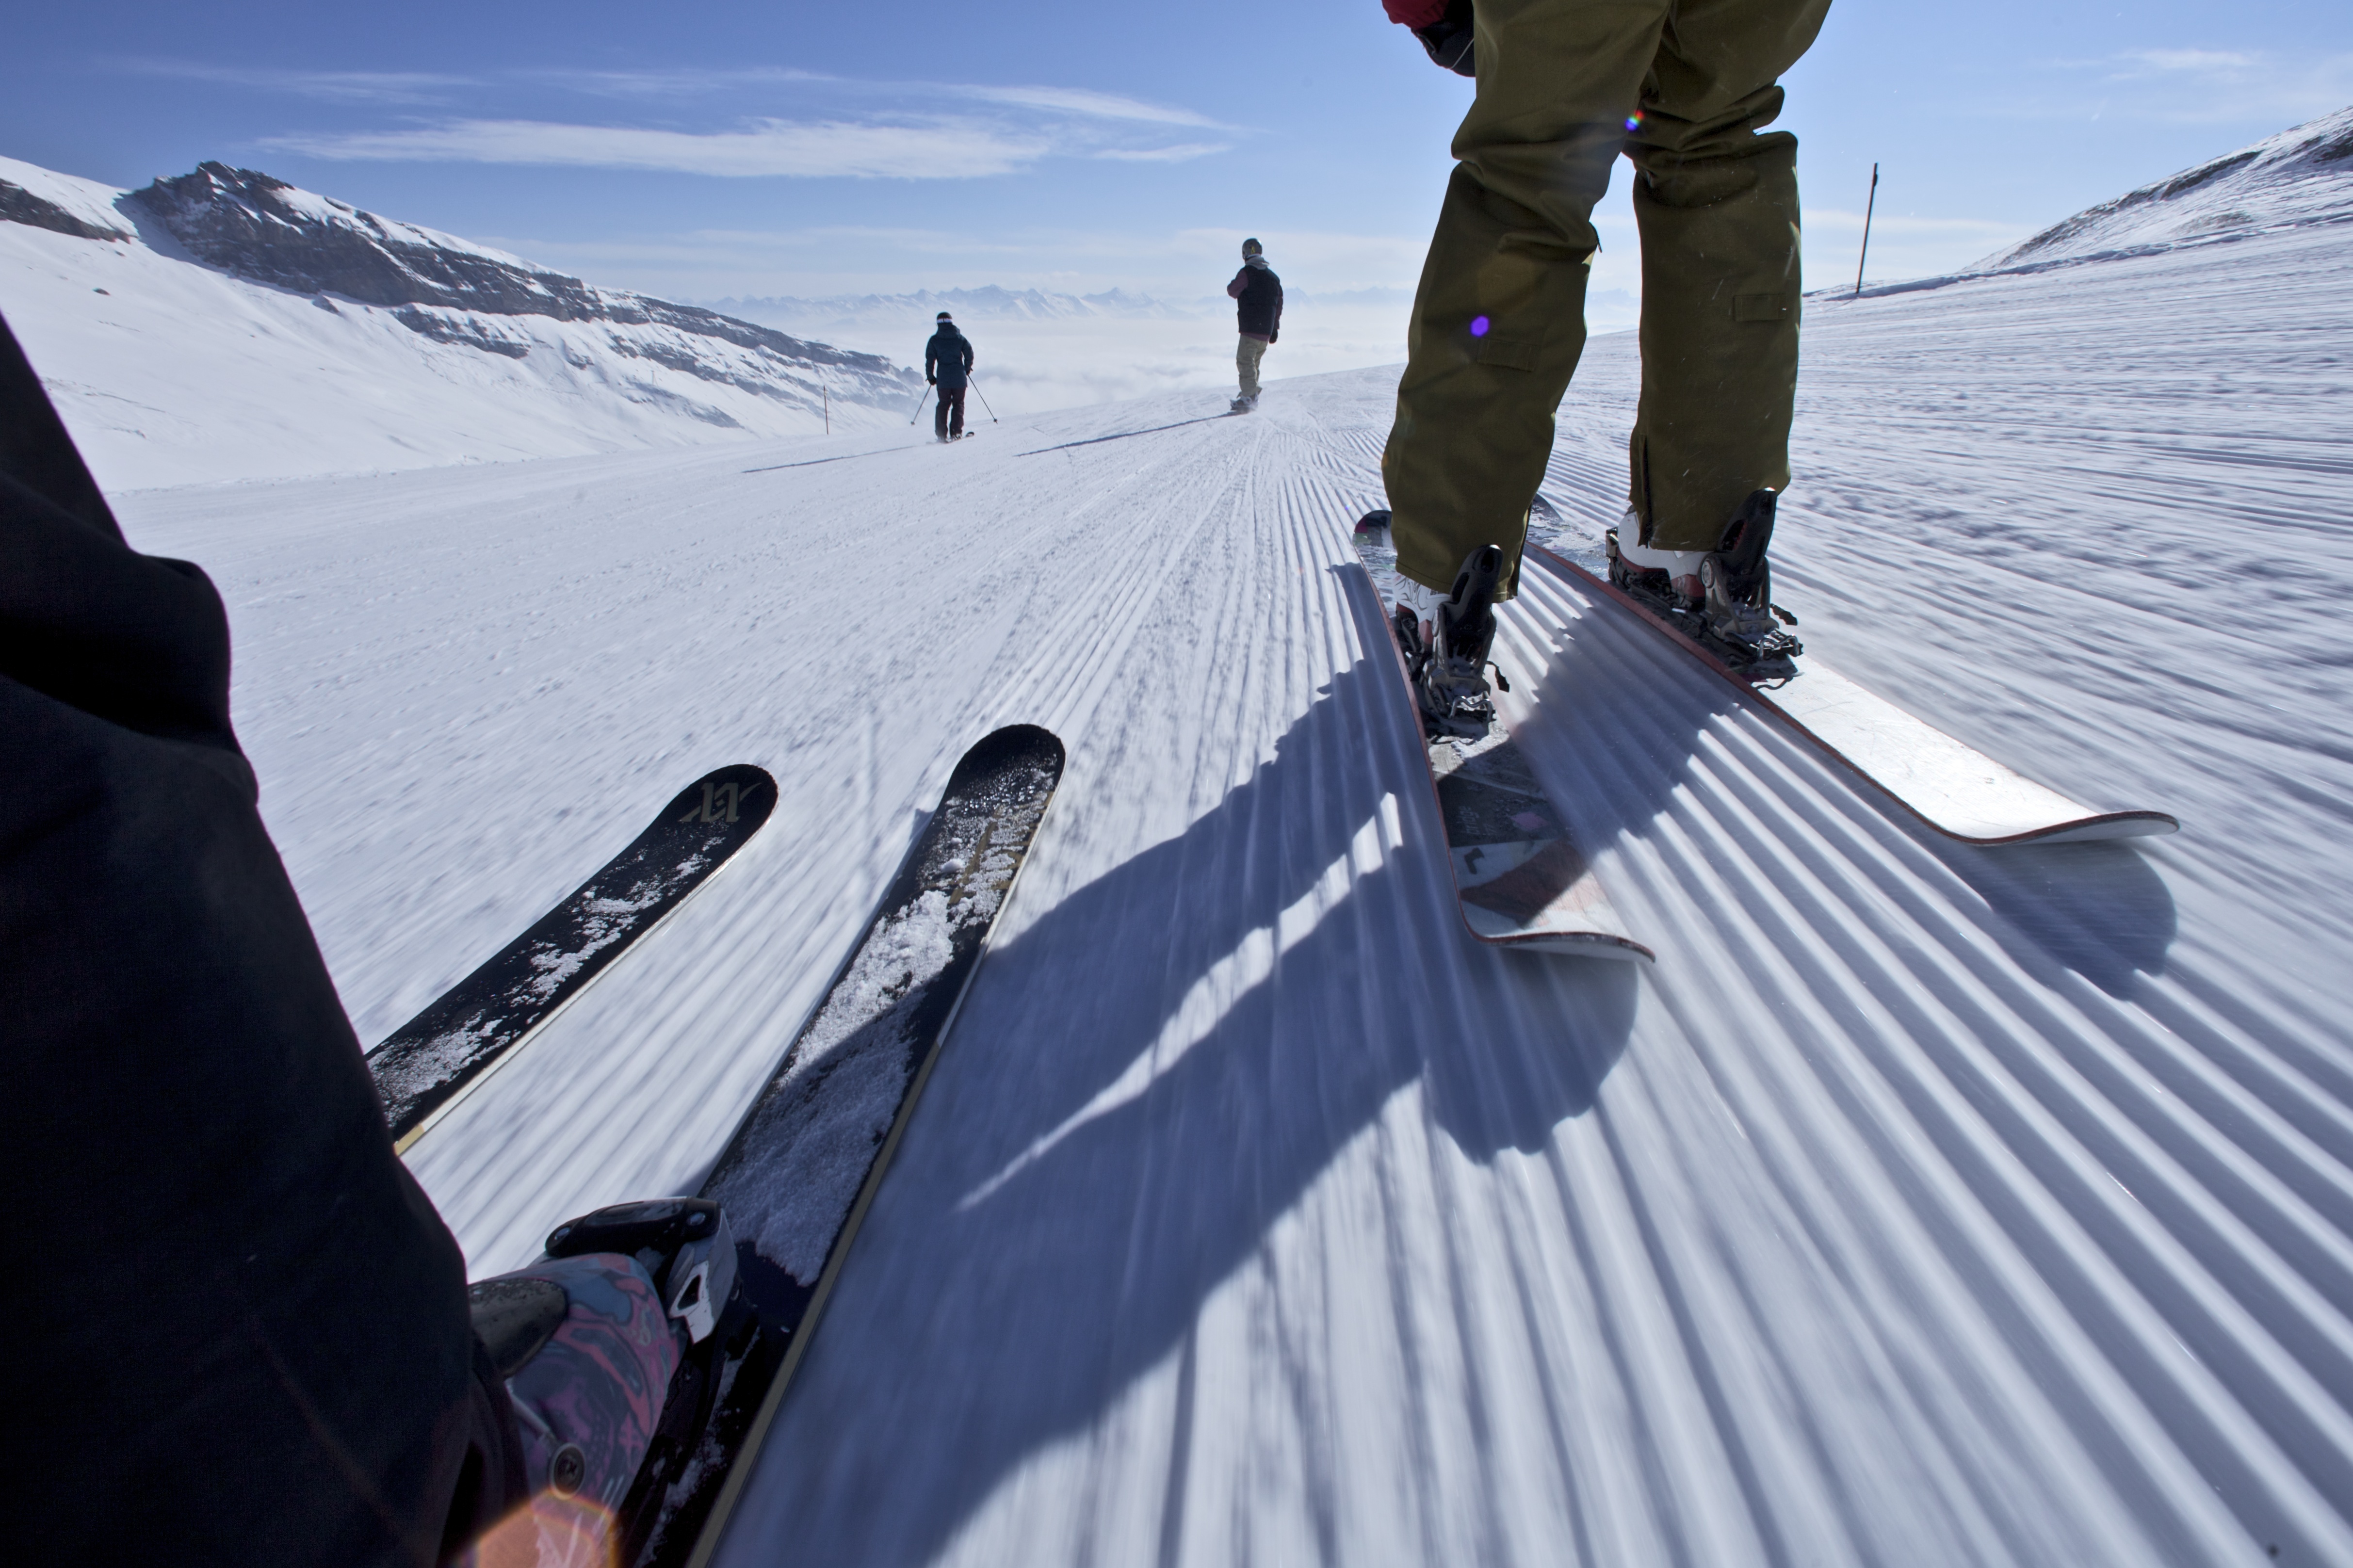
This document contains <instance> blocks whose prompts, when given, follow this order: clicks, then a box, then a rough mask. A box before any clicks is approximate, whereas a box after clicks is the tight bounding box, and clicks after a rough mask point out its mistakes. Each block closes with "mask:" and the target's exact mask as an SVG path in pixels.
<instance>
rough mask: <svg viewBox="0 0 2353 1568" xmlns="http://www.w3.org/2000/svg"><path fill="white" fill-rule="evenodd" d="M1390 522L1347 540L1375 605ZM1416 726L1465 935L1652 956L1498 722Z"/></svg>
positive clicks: (1527, 945)
mask: <svg viewBox="0 0 2353 1568" xmlns="http://www.w3.org/2000/svg"><path fill="white" fill-rule="evenodd" d="M1375 520H1378V521H1375ZM1353 537H1354V540H1355V542H1356V552H1357V555H1358V557H1359V559H1360V561H1361V562H1362V567H1361V569H1362V571H1363V572H1364V574H1365V576H1366V580H1367V581H1368V582H1369V583H1371V584H1372V586H1373V593H1374V597H1375V600H1376V602H1377V604H1379V605H1388V603H1390V601H1391V599H1392V598H1393V596H1394V595H1393V589H1394V586H1395V582H1396V577H1395V572H1394V567H1395V562H1396V556H1395V554H1394V552H1391V551H1390V550H1389V548H1388V513H1387V512H1385V511H1375V512H1369V513H1367V514H1366V516H1365V518H1364V519H1363V520H1362V521H1359V522H1358V523H1357V525H1356V532H1355V534H1354V536H1353ZM1501 608H1502V606H1498V609H1499V610H1500V609H1501ZM1381 624H1382V626H1383V627H1384V628H1385V636H1386V637H1387V638H1388V645H1389V650H1390V652H1391V653H1392V654H1393V655H1394V656H1395V662H1396V666H1397V672H1398V679H1397V681H1396V683H1395V685H1394V687H1393V688H1392V689H1393V690H1394V691H1395V692H1396V694H1397V697H1398V700H1399V701H1402V702H1403V703H1405V704H1406V706H1407V707H1408V708H1409V709H1410V710H1412V711H1413V715H1414V721H1415V722H1416V723H1417V724H1418V725H1419V724H1420V722H1421V711H1420V706H1419V703H1417V702H1416V701H1415V700H1414V695H1413V685H1412V681H1411V679H1410V678H1409V673H1408V671H1407V669H1406V662H1405V651H1404V650H1403V649H1402V648H1400V647H1398V643H1397V637H1396V635H1395V632H1394V629H1393V628H1391V627H1390V626H1389V621H1388V616H1387V614H1386V613H1383V614H1382V616H1381ZM1421 728H1422V733H1423V736H1424V742H1425V745H1426V748H1427V752H1428V756H1427V758H1426V760H1427V762H1428V763H1429V764H1430V768H1429V777H1430V793H1431V796H1432V798H1433V800H1434V802H1435V804H1436V805H1437V807H1438V819H1439V821H1440V824H1441V825H1442V826H1443V829H1444V831H1445V834H1446V852H1447V859H1448V861H1449V863H1450V864H1451V867H1452V868H1453V872H1454V891H1455V898H1456V901H1457V903H1458V904H1459V906H1460V908H1461V913H1462V923H1463V925H1464V927H1465V928H1466V929H1468V930H1469V931H1470V932H1471V934H1472V936H1474V937H1476V938H1478V939H1479V940H1480V941H1481V942H1487V943H1489V944H1490V945H1493V946H1496V947H1505V948H1515V949H1521V950H1525V951H1529V952H1566V953H1574V954H1577V955H1579V956H1582V957H1587V958H1619V959H1639V960H1641V961H1643V962H1649V961H1650V960H1651V958H1652V957H1653V956H1654V955H1653V954H1652V953H1651V950H1650V949H1649V948H1648V947H1645V946H1644V945H1643V944H1642V943H1641V942H1636V941H1635V940H1634V939H1633V938H1632V937H1631V936H1630V935H1629V934H1628V933H1627V931H1626V925H1625V922H1624V921H1622V920H1620V918H1619V915H1618V911H1617V910H1615V909H1613V908H1612V907H1611V906H1610V902H1609V893H1608V892H1607V891H1605V890H1604V889H1603V888H1602V886H1601V881H1600V879H1599V878H1598V877H1596V876H1595V875H1594V874H1593V868H1592V866H1591V865H1590V864H1589V863H1588V861H1587V860H1586V858H1585V853H1584V851H1583V850H1582V849H1580V848H1579V847H1577V840H1576V838H1575V837H1572V836H1571V835H1570V833H1569V830H1568V828H1567V825H1566V817H1565V816H1564V814H1563V813H1562V812H1561V810H1560V808H1559V807H1558V806H1557V805H1555V804H1554V803H1553V801H1552V799H1551V797H1550V796H1548V795H1546V793H1545V787H1544V785H1543V784H1541V783H1540V782H1539V781H1538V780H1537V778H1536V776H1535V772H1534V771H1533V770H1532V769H1531V768H1530V767H1529V766H1528V762H1527V758H1526V756H1525V754H1524V753H1523V752H1522V751H1521V749H1520V747H1519V745H1518V744H1517V743H1516V742H1514V741H1513V739H1512V737H1511V734H1510V732H1509V731H1507V730H1506V729H1505V728H1504V725H1503V723H1502V721H1500V720H1499V721H1497V723H1496V725H1495V727H1494V728H1493V730H1492V731H1489V733H1487V734H1486V735H1485V736H1482V737H1481V738H1479V739H1477V740H1464V739H1461V738H1460V737H1456V736H1447V735H1431V734H1430V733H1429V732H1428V726H1426V725H1423V726H1422V727H1421Z"/></svg>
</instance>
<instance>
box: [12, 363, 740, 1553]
mask: <svg viewBox="0 0 2353 1568" xmlns="http://www.w3.org/2000/svg"><path fill="white" fill-rule="evenodd" d="M0 557H5V559H6V560H7V562H8V563H9V566H8V570H7V571H5V572H0V750H4V751H5V754H6V755H7V756H8V758H9V775H8V787H7V788H6V789H5V790H0V1006H5V1013H6V1016H7V1019H8V1045H7V1049H6V1051H5V1054H0V1073H5V1078H0V1083H5V1088H6V1091H7V1098H8V1102H9V1106H10V1109H11V1110H12V1112H13V1113H14V1121H13V1125H12V1127H11V1129H10V1131H9V1134H8V1136H7V1137H6V1138H5V1139H0V1183H5V1190H6V1191H7V1192H8V1193H9V1194H10V1196H11V1201H12V1203H13V1204H14V1205H15V1212H16V1219H17V1224H18V1227H19V1235H20V1236H22V1237H26V1238H27V1239H28V1240H35V1239H37V1245H38V1247H39V1253H40V1257H41V1259H42V1261H41V1264H40V1267H39V1270H38V1272H39V1275H40V1280H39V1284H38V1287H37V1289H29V1290H26V1291H25V1292H22V1293H21V1295H22V1299H23V1304H22V1308H21V1310H22V1312H23V1313H25V1314H26V1315H27V1317H28V1320H29V1328H30V1336H29V1339H22V1338H20V1346H19V1354H18V1355H17V1356H16V1358H15V1360H16V1371H15V1373H14V1375H13V1376H12V1378H11V1380H10V1384H9V1389H10V1394H11V1399H12V1403H13V1404H14V1405H15V1407H16V1409H17V1410H18V1411H19V1412H20V1413H23V1415H22V1416H21V1418H22V1419H25V1420H28V1421H31V1422H33V1423H34V1424H35V1427H36V1428H37V1431H38V1434H39V1438H40V1441H41V1443H42V1444H43V1445H44V1447H46V1448H47V1450H48V1451H50V1452H52V1453H54V1454H56V1455H57V1456H58V1457H59V1462H58V1463H56V1464H53V1465H49V1466H47V1467H45V1468H44V1469H43V1471H42V1473H41V1474H40V1475H39V1477H38V1478H37V1479H27V1480H26V1481H25V1482H24V1483H23V1484H20V1485H19V1487H18V1488H17V1494H16V1495H17V1503H16V1509H15V1510H14V1517H13V1518H12V1519H11V1520H10V1528H9V1533H10V1539H12V1540H14V1541H16V1542H17V1547H16V1550H17V1552H19V1553H21V1554H22V1556H23V1559H24V1560H25V1561H26V1562H38V1563H183V1564H185V1563H222V1564H230V1563H292V1564H311V1563H315V1564H319V1565H320V1568H328V1565H330V1564H332V1565H338V1568H341V1565H347V1564H383V1565H385V1568H429V1565H430V1564H434V1563H439V1562H443V1561H449V1560H453V1559H454V1558H455V1557H457V1556H458V1555H459V1554H460V1553H462V1552H464V1551H465V1550H466V1549H467V1547H468V1545H469V1543H470V1542H478V1541H481V1540H484V1539H485V1538H486V1535H488V1536H496V1537H497V1538H498V1539H497V1541H496V1542H495V1545H496V1547H497V1549H498V1551H499V1553H500V1560H501V1561H507V1560H512V1561H528V1560H530V1558H531V1556H532V1555H533V1553H534V1552H536V1546H535V1545H534V1544H533V1543H534V1542H537V1541H540V1540H542V1539H545V1540H548V1541H551V1542H554V1541H560V1540H570V1541H573V1542H592V1541H595V1540H596V1539H597V1538H598V1537H599V1536H600V1535H603V1536H605V1537H606V1538H607V1539H609V1538H610V1536H611V1534H612V1531H613V1529H614V1523H615V1519H616V1515H617V1511H618V1510H620V1509H621V1505H623V1504H624V1502H625V1501H627V1500H628V1498H629V1497H630V1496H631V1495H633V1494H634V1495H644V1486H643V1476H644V1473H645V1472H643V1470H642V1469H641V1467H642V1466H643V1465H644V1464H645V1462H646V1460H647V1457H648V1455H649V1454H650V1453H653V1452H655V1451H656V1449H655V1438H656V1436H657V1431H656V1424H657V1422H658V1421H659V1420H660V1419H661V1418H662V1416H663V1415H664V1394H665V1393H666V1392H667V1391H668V1390H669V1389H670V1387H671V1384H672V1378H673V1374H674V1373H675V1372H676V1370H677V1369H678V1368H679V1366H680V1365H681V1360H682V1358H683V1357H684V1356H685V1355H686V1354H687V1353H688V1352H687V1346H688V1344H689V1342H690V1341H691V1330H683V1329H681V1328H680V1327H679V1326H678V1324H677V1323H676V1322H675V1321H671V1320H672V1319H674V1318H675V1316H676V1313H675V1310H674V1309H675V1306H676V1302H675V1301H670V1303H669V1305H670V1309H672V1310H670V1311H669V1312H667V1313H666V1310H665V1301H666V1298H665V1296H664V1295H663V1294H662V1293H661V1291H660V1290H659V1289H658V1287H657V1285H656V1283H655V1280H656V1279H657V1278H658V1276H657V1275H656V1274H655V1273H654V1272H652V1271H651V1270H650V1266H649V1265H648V1264H647V1263H646V1262H645V1261H644V1259H646V1258H654V1259H655V1261H656V1262H657V1263H660V1264H661V1266H662V1268H665V1269H666V1268H668V1264H667V1263H666V1262H663V1261H662V1259H660V1258H659V1257H658V1256H657V1254H656V1252H655V1251H652V1250H649V1251H648V1252H645V1253H640V1254H637V1255H636V1256H629V1255H627V1253H628V1247H623V1248H621V1249H618V1250H615V1249H607V1248H595V1249H590V1250H586V1251H583V1250H581V1249H577V1248H573V1249H564V1248H557V1250H565V1251H566V1253H567V1255H566V1256H564V1257H561V1258H553V1259H543V1261H542V1262H541V1263H540V1264H536V1265H533V1267H532V1268H527V1269H524V1270H522V1271H521V1272H519V1273H518V1274H515V1275H510V1276H505V1277H502V1278H501V1279H497V1280H492V1281H486V1282H483V1283H482V1284H480V1285H477V1286H476V1287H474V1288H473V1292H472V1296H471V1299H470V1291H469V1288H468V1285H467V1282H466V1271H465V1260H464V1258H463V1257H462V1256H461V1255H460V1253H459V1249H458V1245H457V1243H456V1241H455V1240H454V1239H453V1238H452V1237H451V1236H450V1234H449V1232H448V1228H447V1227H446V1226H443V1224H442V1223H441V1220H440V1218H439V1216H438V1215H436V1214H435V1213H434V1211H433V1206H432V1205H431V1203H430V1202H429V1201H427V1198H426V1196H425V1194H424V1193H423V1192H422V1191H421V1190H420V1189H419V1188H418V1186H417V1184H416V1182H415V1181H414V1180H413V1179H412V1178H411V1177H410V1176H409V1174H408V1172H407V1170H406V1168H405V1167H404V1166H403V1165H402V1163H400V1161H399V1160H398V1159H397V1158H396V1155H395V1153H394V1151H393V1146H392V1140H391V1136H390V1133H389V1131H388V1130H387V1128H386V1126H385V1118H384V1110H383V1105H382V1102H381V1101H380V1100H379V1099H378V1098H377V1094H376V1090H375V1084H374V1082H373V1081H372V1080H371V1079H370V1077H369V1073H368V1068H367V1066H366V1064H365V1063H364V1060H363V1059H362V1057H361V1052H360V1046H359V1041H358V1039H357V1038H356V1037H355V1036H354V1035H353V1030H352V1026H351V1023H350V1021H349V1019H348V1018H347V1017H346V1016H344V1014H343V1006H342V1004H341V1002H340V1001H339V1000H338V998H337V995H336V992H335V985H334V982H333V980H332V978H331V977H330V976H329V974H328V973H327V969H326V965H325V963H323V961H322V959H321V957H320V954H319V949H318V944H317V942H316V941H315V940H314V938H313V937H312V935H311V928H310V925H309V922H308V921H306V920H305V918H304V916H303V912H302V908H301V903H300V902H299V901H298V900H296V897H295V893H294V889H293V886H292V884H291V883H290V881H289V880H288V879H287V875H286V871H285V868H283V866H282V865H281V864H280V860H279V858H278V852H277V850H276V848H275V847H273V846H272V845H271V843H270V841H269V834H268V832H267V831H266V829H265V828H264V827H263V826H262V822H261V818H260V816H259V812H258V811H257V810H256V808H255V802H256V799H257V795H258V786H257V781H256V777H255V773H254V770H253V767H252V765H251V764H250V763H248V761H247V759H246V756H245V754H244V752H242V750H241V749H240V748H239V746H238V744H237V736H236V734H235V732H234V731H233V730H232V729H231V727H230V723H229V685H228V673H229V637H228V620H227V613H226V611H225V610H224V608H223V606H222V603H221V599H220V595H218V594H217V593H216V592H215V591H214V588H213V585H212V584H211V583H210V582H209V581H208V580H207V579H206V576H205V574H203V572H202V571H200V570H199V569H198V568H196V567H195V566H194V565H191V564H189V563H186V562H180V561H165V560H159V559H157V558H154V557H151V556H146V555H142V554H139V553H137V552H134V551H132V549H131V547H130V546H129V545H128V544H127V543H126V542H124V540H123V537H122V532H121V528H120V527H119V526H118V525H117V523H116V521H115V520H114V516H113V513H112V511H111V510H110V509H109V507H108V505H107V502H106V500H105V497H104V496H103V495H102V494H101V493H100V490H99V488H98V486H97V484H96V483H95V482H94V481H93V480H92V479H91V478H90V471H89V469H88V468H85V467H84V466H83V464H82V461H81V458H80V455H79V453H78V452H77V451H76V450H75V449H74V446H73V442H72V440H71V439H70V438H69V437H68V435H67V434H66V430H65V426H64V425H63V424H62V423H61V422H60V421H59V420H58V416H57V413H56V410H55V409H54V408H53V407H52V406H51V405H50V404H49V401H48V398H47V395H46V394H45V393H44V392H43V391H42V388H41V384H40V383H39V381H38V379H37V377H36V376H35V375H34V374H33V371H32V368H31V366H30V365H28V364H27V363H26V360H25V357H24V355H23V353H22V352H21V351H20V350H19V349H18V348H17V345H16V339H15V337H14V336H13V335H12V334H11V333H10V332H9V331H8V330H7V327H6V323H5V321H0ZM707 1217H708V1218H709V1219H711V1220H714V1221H715V1219H716V1215H715V1213H713V1214H712V1215H708V1216H707ZM574 1228H575V1229H577V1228H579V1227H578V1226H575V1227H574ZM589 1228H590V1229H592V1230H593V1229H594V1226H590V1227H589ZM601 1234H606V1235H609V1234H610V1233H609V1231H608V1232H604V1233H601ZM717 1234H718V1235H720V1236H721V1237H723V1235H724V1232H723V1227H722V1228H721V1229H720V1230H719V1231H718V1232H717ZM551 1240H552V1241H553V1240H554V1238H553V1237H552V1238H551ZM634 1245H635V1244H634V1242H632V1243H630V1244H629V1247H634ZM727 1248H728V1251H727V1257H728V1259H729V1260H730V1261H731V1263H732V1258H733V1244H732V1243H728V1244H727ZM729 1281H730V1283H729V1289H733V1274H732V1269H731V1271H730V1274H729ZM714 1289H715V1287H714Z"/></svg>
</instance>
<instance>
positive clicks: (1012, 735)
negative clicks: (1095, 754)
mask: <svg viewBox="0 0 2353 1568" xmlns="http://www.w3.org/2000/svg"><path fill="white" fill-rule="evenodd" d="M1062 755H1063V753H1062V742H1061V739H1060V736H1058V735H1056V734H1055V733H1054V732H1053V731H1051V730H1047V729H1041V728H1040V727H1039V726H1038V725H1036V724H1008V725H1006V726H1005V727H1004V728H1003V729H1001V730H992V731H989V732H988V733H987V734H986V735H983V736H982V737H981V738H980V739H979V740H977V741H975V742H973V743H972V745H971V746H970V747H969V748H967V749H966V750H965V754H964V755H963V756H962V757H961V758H959V759H958V760H957V762H956V765H955V773H952V774H950V775H949V776H948V790H949V792H950V793H951V794H953V793H954V792H955V789H956V787H957V786H958V785H959V784H967V783H969V782H970V781H972V780H974V779H976V778H981V777H985V776H987V775H988V774H991V773H1002V772H1004V771H1005V770H1006V769H1008V768H1011V767H1018V766H1021V765H1023V764H1025V763H1027V764H1029V765H1031V766H1035V767H1043V768H1046V769H1048V770H1050V772H1052V773H1056V774H1058V775H1059V774H1060V773H1061V771H1062Z"/></svg>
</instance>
